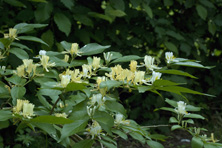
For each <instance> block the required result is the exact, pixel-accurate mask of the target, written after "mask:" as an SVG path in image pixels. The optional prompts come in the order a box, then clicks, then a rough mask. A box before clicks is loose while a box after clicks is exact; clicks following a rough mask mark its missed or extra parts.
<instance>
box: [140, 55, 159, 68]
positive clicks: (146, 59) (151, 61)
mask: <svg viewBox="0 0 222 148" xmlns="http://www.w3.org/2000/svg"><path fill="white" fill-rule="evenodd" d="M154 61H155V58H153V57H151V56H148V55H146V56H145V57H144V62H145V66H146V68H147V69H149V70H152V71H153V70H154V69H160V68H159V67H157V66H156V65H154Z"/></svg>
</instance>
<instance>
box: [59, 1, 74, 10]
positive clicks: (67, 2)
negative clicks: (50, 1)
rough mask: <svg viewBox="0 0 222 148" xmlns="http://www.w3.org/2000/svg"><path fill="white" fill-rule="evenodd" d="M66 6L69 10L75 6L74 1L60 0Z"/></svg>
mask: <svg viewBox="0 0 222 148" xmlns="http://www.w3.org/2000/svg"><path fill="white" fill-rule="evenodd" d="M60 1H61V2H62V3H63V4H64V6H66V8H68V9H69V10H71V9H72V7H73V6H74V1H73V0H60Z"/></svg>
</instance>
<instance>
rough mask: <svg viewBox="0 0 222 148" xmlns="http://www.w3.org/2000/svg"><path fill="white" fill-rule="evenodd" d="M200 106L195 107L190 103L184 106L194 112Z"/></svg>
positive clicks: (198, 109)
mask: <svg viewBox="0 0 222 148" xmlns="http://www.w3.org/2000/svg"><path fill="white" fill-rule="evenodd" d="M200 109H201V108H200V107H195V106H192V105H187V106H186V111H193V112H196V111H200Z"/></svg>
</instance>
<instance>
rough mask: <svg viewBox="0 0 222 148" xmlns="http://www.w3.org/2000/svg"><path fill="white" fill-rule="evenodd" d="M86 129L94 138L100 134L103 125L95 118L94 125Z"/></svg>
mask: <svg viewBox="0 0 222 148" xmlns="http://www.w3.org/2000/svg"><path fill="white" fill-rule="evenodd" d="M86 130H87V131H88V132H89V133H90V135H91V136H92V139H93V138H94V137H95V136H97V135H100V133H101V132H102V127H101V126H100V125H99V123H98V122H97V121H95V120H93V123H92V125H91V126H90V127H89V128H87V129H86Z"/></svg>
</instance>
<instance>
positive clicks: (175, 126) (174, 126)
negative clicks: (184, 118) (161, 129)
mask: <svg viewBox="0 0 222 148" xmlns="http://www.w3.org/2000/svg"><path fill="white" fill-rule="evenodd" d="M180 128H182V127H181V126H180V125H173V126H172V127H171V131H174V130H176V129H180Z"/></svg>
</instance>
